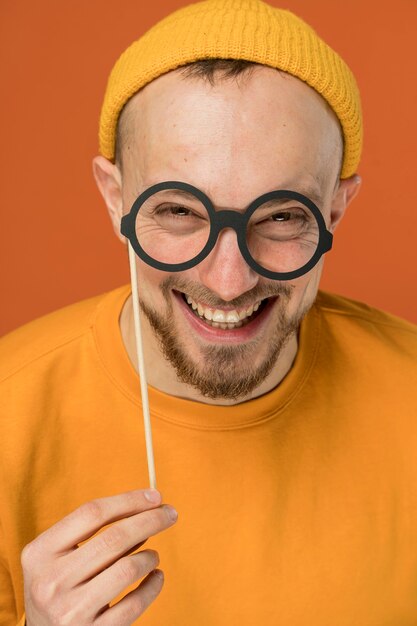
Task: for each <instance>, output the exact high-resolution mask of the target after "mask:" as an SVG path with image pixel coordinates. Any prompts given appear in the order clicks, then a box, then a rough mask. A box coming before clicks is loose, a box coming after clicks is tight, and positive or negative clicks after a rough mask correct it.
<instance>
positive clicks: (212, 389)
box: [139, 279, 311, 401]
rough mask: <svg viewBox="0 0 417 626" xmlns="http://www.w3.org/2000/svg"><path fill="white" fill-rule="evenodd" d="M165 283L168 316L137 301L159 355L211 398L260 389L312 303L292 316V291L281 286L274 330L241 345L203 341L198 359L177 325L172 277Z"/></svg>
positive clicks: (235, 396)
mask: <svg viewBox="0 0 417 626" xmlns="http://www.w3.org/2000/svg"><path fill="white" fill-rule="evenodd" d="M165 283H166V284H165V285H164V286H163V288H162V292H163V294H164V298H165V300H166V302H167V309H168V312H167V314H165V315H164V314H162V313H160V312H158V311H156V310H155V309H153V308H152V307H150V306H149V305H148V304H147V303H146V302H144V301H143V300H140V301H139V305H140V308H141V311H143V313H144V315H145V316H146V318H147V319H148V321H149V324H150V326H151V328H152V330H153V332H154V334H155V337H156V339H157V341H158V345H159V348H160V350H161V353H162V354H163V356H164V357H165V359H166V360H167V361H168V362H169V364H170V365H171V366H172V367H173V368H174V370H175V372H176V375H177V378H178V379H179V380H180V381H181V382H182V383H185V384H186V385H190V386H191V387H193V388H194V389H196V390H197V391H198V392H199V393H200V394H201V395H202V396H203V397H206V398H210V399H213V400H216V399H223V400H233V401H236V400H239V399H241V398H245V397H248V396H249V394H251V393H252V392H253V391H254V390H255V389H256V388H257V387H259V386H260V385H261V384H262V383H263V382H264V380H265V379H266V378H267V377H268V375H269V374H270V373H271V372H272V370H273V368H274V366H275V365H276V363H277V361H278V359H279V356H280V354H282V351H283V350H284V348H285V346H286V345H287V344H288V342H289V340H290V338H291V337H292V336H293V335H294V334H295V333H296V332H297V331H298V329H299V326H300V323H301V321H302V319H303V317H304V316H305V314H306V313H307V311H308V310H309V308H310V306H311V305H310V306H308V307H305V308H304V309H302V310H301V311H297V312H296V314H294V315H293V316H292V317H290V316H288V314H287V308H288V306H287V305H288V299H289V294H290V293H291V290H290V289H289V288H288V287H286V286H283V288H282V289H281V294H280V296H281V297H280V298H279V299H278V300H277V301H276V303H275V307H276V310H275V311H274V312H273V315H274V317H275V324H274V328H273V330H272V331H271V332H270V335H269V337H268V338H267V339H264V341H263V342H262V344H261V343H260V342H259V341H258V340H257V339H254V340H252V341H249V342H245V343H242V344H240V345H237V344H233V345H223V344H222V345H216V344H211V345H208V344H207V345H201V346H200V347H199V353H200V354H199V357H198V359H194V358H192V356H191V355H190V353H189V351H187V349H186V347H185V345H184V343H183V342H182V340H181V336H180V334H179V333H178V332H177V330H176V328H175V324H174V323H173V315H172V313H173V311H172V301H171V299H170V298H171V297H172V295H169V292H170V291H171V289H172V280H170V279H167V281H165ZM184 291H186V290H185V289H184ZM265 346H266V349H265ZM260 350H262V351H264V352H265V355H264V357H263V358H262V360H261V362H259V352H260ZM255 363H256V365H254V364H255Z"/></svg>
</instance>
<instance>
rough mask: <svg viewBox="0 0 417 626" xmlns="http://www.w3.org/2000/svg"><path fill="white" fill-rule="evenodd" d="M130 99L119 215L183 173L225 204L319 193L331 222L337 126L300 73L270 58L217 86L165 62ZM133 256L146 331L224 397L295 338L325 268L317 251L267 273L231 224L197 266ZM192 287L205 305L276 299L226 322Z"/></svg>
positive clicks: (208, 392)
mask: <svg viewBox="0 0 417 626" xmlns="http://www.w3.org/2000/svg"><path fill="white" fill-rule="evenodd" d="M127 106H128V107H129V111H128V115H129V117H130V120H131V121H130V138H129V139H128V141H127V144H126V145H125V146H124V149H123V187H122V195H123V213H124V214H126V213H128V212H129V211H130V208H131V206H132V204H133V202H134V200H135V199H136V198H137V196H138V195H139V194H140V193H141V192H142V191H143V190H144V189H146V188H147V187H149V186H151V185H154V184H156V183H158V182H161V181H168V180H177V181H183V182H186V183H189V184H191V185H194V186H195V187H198V188H199V189H201V190H202V191H204V192H205V193H206V194H207V195H208V196H209V198H210V199H211V200H212V202H213V204H214V206H215V207H216V208H217V207H218V208H219V210H220V209H226V208H228V209H244V208H245V207H246V206H247V205H248V204H249V203H250V202H251V201H252V200H254V199H255V198H256V197H258V196H260V195H262V194H264V193H266V192H269V191H272V190H276V189H291V190H294V191H298V192H301V193H304V194H305V195H306V196H308V197H310V198H312V199H314V198H315V196H314V195H313V196H312V194H314V193H315V194H316V195H317V196H319V197H320V201H318V200H316V202H317V203H318V206H319V208H320V209H321V211H322V212H323V215H324V219H325V222H326V226H327V228H328V229H329V230H333V228H334V225H335V221H337V220H336V218H334V216H333V217H332V214H331V204H332V198H333V196H334V193H335V184H336V182H338V172H339V165H340V158H341V139H340V131H339V127H338V123H337V121H336V118H335V116H334V114H333V113H332V112H331V111H330V109H329V108H328V107H327V105H326V104H325V102H324V100H322V99H321V97H320V96H319V95H318V94H316V93H315V92H314V91H313V90H312V89H311V88H310V87H308V86H307V85H306V84H305V83H303V82H302V81H300V80H298V79H296V78H294V77H292V76H290V75H288V74H285V75H283V74H281V73H279V72H277V71H276V70H273V69H270V68H265V67H261V68H256V69H255V71H254V72H253V73H252V74H249V75H244V76H242V77H239V79H238V81H236V80H235V79H232V80H230V79H229V80H227V81H225V80H220V81H217V82H216V84H215V86H211V85H210V84H208V83H206V82H205V81H202V80H201V79H196V78H193V79H190V78H184V77H183V76H182V75H181V74H180V73H179V72H170V73H168V74H165V75H163V76H161V77H160V78H158V79H156V80H155V81H153V82H152V83H150V84H149V85H147V86H146V87H145V88H144V89H143V90H141V91H140V92H139V93H138V94H136V96H135V97H134V98H132V100H131V101H130V102H129V104H128V105H127ZM132 122H133V123H132ZM338 219H340V216H339V218H338ZM136 264H137V273H138V281H139V285H140V288H139V292H140V298H139V300H140V305H141V309H142V311H143V313H144V314H145V316H146V318H147V320H148V321H149V324H150V325H149V327H148V326H147V327H146V329H145V333H146V332H147V333H151V334H153V340H154V341H155V340H156V341H157V342H158V346H159V349H160V350H161V351H162V354H163V355H164V357H165V358H166V359H167V360H168V362H169V363H170V364H171V365H172V367H173V368H174V369H175V371H176V374H177V376H178V378H179V379H180V380H181V381H182V382H185V383H186V384H189V385H191V386H193V387H194V388H195V389H197V390H198V391H199V392H200V393H201V394H202V395H204V396H206V397H208V398H213V399H214V398H224V399H228V400H230V399H237V398H239V397H245V396H247V395H248V394H250V393H251V392H252V391H253V390H254V389H256V388H257V387H258V386H259V385H260V384H261V383H262V381H263V380H264V379H265V378H266V376H268V374H269V373H270V372H271V370H272V368H273V367H274V365H275V364H276V363H277V360H278V359H279V357H280V354H282V352H283V350H284V348H285V346H286V345H287V344H288V342H289V341H290V340H292V341H294V339H295V338H296V331H297V329H298V327H299V324H300V321H301V319H302V318H303V316H304V315H305V313H306V312H307V311H308V310H309V308H310V307H311V305H312V304H313V301H314V299H315V296H316V293H317V289H318V284H319V279H320V275H321V271H322V259H321V261H320V262H319V263H318V264H317V265H316V266H315V267H314V268H313V269H312V270H311V271H310V272H308V273H307V274H305V275H304V276H301V277H299V278H297V279H294V280H290V281H275V280H268V279H266V278H264V277H262V276H260V275H258V274H257V273H256V272H255V271H254V270H252V269H251V268H250V267H249V266H248V265H247V264H246V262H245V260H244V259H243V257H242V256H241V253H240V251H239V248H238V245H237V240H236V234H235V232H233V231H231V230H224V231H223V232H222V233H221V234H220V236H219V239H218V241H217V244H216V246H215V248H214V249H213V250H212V252H211V253H210V254H209V256H208V257H207V258H205V259H204V260H203V261H202V262H201V263H200V264H199V265H197V266H195V267H193V268H192V269H189V270H186V271H182V272H172V273H167V272H162V271H159V270H156V269H154V268H152V267H150V266H148V265H147V264H146V263H144V262H143V261H142V260H140V259H139V258H136ZM187 296H188V297H190V298H192V300H193V301H194V302H195V303H197V304H200V307H203V309H204V310H205V311H207V309H209V310H211V311H212V312H214V311H215V310H216V309H218V310H224V311H230V310H233V309H235V310H237V312H238V313H240V314H242V313H243V312H244V310H245V309H248V308H249V307H250V306H252V305H255V304H257V303H259V301H261V300H263V299H265V298H269V300H268V301H267V302H266V303H263V304H262V305H261V306H260V308H259V309H258V311H256V312H255V313H254V314H252V315H251V316H249V317H248V318H247V319H246V320H244V323H243V324H242V326H240V327H238V328H233V329H229V328H225V329H224V328H222V327H218V328H214V327H213V326H212V324H210V322H208V321H207V322H206V321H204V320H203V319H202V318H201V317H200V316H198V315H197V314H196V313H195V312H193V310H192V306H190V305H189V304H187V302H186V301H185V299H186V297H187ZM200 312H201V308H200Z"/></svg>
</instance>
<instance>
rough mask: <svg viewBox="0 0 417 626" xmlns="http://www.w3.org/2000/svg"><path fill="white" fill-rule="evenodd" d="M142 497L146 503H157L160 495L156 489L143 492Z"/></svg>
mask: <svg viewBox="0 0 417 626" xmlns="http://www.w3.org/2000/svg"><path fill="white" fill-rule="evenodd" d="M143 495H144V496H145V498H146V500H147V501H148V502H159V500H160V499H161V494H160V493H159V491H158V490H157V489H146V490H145V491H144V492H143Z"/></svg>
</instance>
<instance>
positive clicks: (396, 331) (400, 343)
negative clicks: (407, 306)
mask: <svg viewBox="0 0 417 626" xmlns="http://www.w3.org/2000/svg"><path fill="white" fill-rule="evenodd" d="M314 306H315V307H316V308H317V309H318V310H319V312H320V314H321V318H322V322H323V325H324V326H325V329H326V331H327V332H328V333H330V334H332V333H334V334H335V336H336V335H338V339H340V338H341V337H342V338H343V339H345V341H347V342H351V345H352V348H353V346H355V345H356V346H359V345H362V346H366V347H367V348H369V347H370V346H372V347H373V348H375V349H376V350H378V349H383V350H384V351H387V350H389V351H391V352H392V353H395V352H397V353H399V354H401V356H402V357H407V356H409V357H410V358H411V359H412V360H414V361H415V360H416V359H417V325H415V324H413V323H412V322H409V321H407V320H405V319H403V318H401V317H398V316H396V315H393V314H392V313H388V312H387V311H383V310H381V309H378V308H376V307H373V306H370V305H368V304H366V303H365V302H361V301H359V300H354V299H352V298H347V297H345V296H341V295H339V294H335V293H331V292H328V291H323V290H319V291H318V293H317V297H316V300H315V303H314Z"/></svg>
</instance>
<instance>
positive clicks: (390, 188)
mask: <svg viewBox="0 0 417 626" xmlns="http://www.w3.org/2000/svg"><path fill="white" fill-rule="evenodd" d="M185 3H186V2H182V1H180V0H171V1H166V0H153V1H152V3H151V6H150V7H149V6H146V5H145V4H144V3H142V2H140V1H139V0H134V1H133V0H121V1H120V2H118V3H115V2H114V0H111V1H109V0H60V1H57V0H36V2H31V1H30V0H25V1H23V0H2V1H1V8H0V29H1V31H0V55H1V56H0V58H1V67H0V70H1V98H0V107H1V110H0V113H1V115H0V120H1V129H0V130H1V145H2V149H1V155H0V158H1V170H0V171H1V176H2V180H1V183H2V184H1V197H2V203H3V207H2V216H3V221H2V228H1V242H0V244H1V248H0V249H1V267H2V270H1V286H0V287H1V295H2V302H3V305H2V315H1V328H0V332H1V333H4V332H7V331H9V330H11V329H13V328H16V327H17V326H20V325H21V324H23V323H25V322H27V321H29V320H31V319H34V318H35V317H38V316H40V315H43V314H45V313H47V312H49V311H52V310H54V309H57V308H60V307H62V306H65V305H67V304H70V303H72V302H75V301H77V300H80V299H82V298H87V297H90V296H93V295H96V294H99V293H102V292H103V291H106V290H109V289H113V288H114V287H116V286H118V285H121V284H123V283H128V282H129V268H128V262H127V256H126V253H125V250H124V247H123V245H122V244H121V243H120V242H119V240H118V239H117V238H116V236H115V235H114V233H113V229H112V226H111V223H110V219H109V217H108V214H107V210H106V207H105V205H104V202H103V200H102V198H101V196H100V195H99V192H98V190H97V188H96V186H95V182H94V179H93V176H92V169H91V160H92V158H93V156H95V155H96V154H97V150H98V140H97V133H98V118H99V113H100V108H101V103H102V98H103V95H104V90H105V86H106V81H107V77H108V74H109V72H110V70H111V68H112V66H113V64H114V62H115V61H116V59H117V58H118V56H119V55H120V54H121V52H122V51H123V50H124V49H125V48H126V47H127V46H128V45H129V44H130V43H131V42H132V41H133V40H134V39H136V38H138V37H139V36H140V35H141V34H142V33H144V32H145V30H147V29H148V28H149V27H150V26H151V25H152V24H154V23H155V21H157V20H158V19H160V18H162V17H164V16H165V15H167V14H168V13H169V12H170V11H172V10H174V9H176V8H179V7H180V6H183V5H184V4H185ZM270 4H273V5H276V6H281V7H283V8H288V9H290V10H293V11H294V12H295V13H297V14H298V15H299V16H300V17H302V18H303V19H304V20H306V21H307V22H308V23H310V24H311V25H312V26H313V28H315V30H316V31H317V32H318V34H319V35H320V36H321V37H322V38H323V39H324V40H325V41H326V42H327V43H328V44H329V45H330V46H332V47H333V48H334V49H335V50H336V51H337V52H338V53H339V54H340V55H341V56H342V58H344V60H345V61H346V62H347V63H348V65H349V66H350V68H351V69H352V70H353V72H354V74H355V76H356V78H357V81H358V84H359V88H360V90H361V94H362V103H363V114H364V125H365V139H364V152H363V157H362V162H361V164H360V167H359V169H358V172H359V173H360V174H361V176H362V177H363V185H362V189H361V191H360V194H359V196H358V197H357V198H356V199H355V200H354V202H353V204H352V205H351V206H350V207H349V209H348V212H347V214H346V215H345V217H344V219H343V221H342V223H341V224H340V225H339V227H338V229H337V231H336V233H335V239H334V245H333V250H332V251H331V252H330V253H328V254H327V255H326V262H325V265H324V268H325V269H324V272H323V277H322V280H321V283H320V287H321V288H322V289H327V290H330V291H334V292H336V293H340V294H343V295H346V296H349V297H352V298H355V299H358V300H362V301H365V302H367V303H368V304H371V305H373V306H376V307H379V308H382V309H384V310H386V311H389V312H391V313H394V314H396V315H399V316H401V317H404V318H406V319H408V320H411V321H413V322H414V323H417V306H416V303H417V285H416V266H417V238H416V234H417V202H416V187H415V179H416V164H415V159H414V154H415V147H416V139H417V132H416V129H417V122H416V113H415V108H416V102H417V81H416V78H415V62H416V58H417V55H416V47H417V45H416V39H417V37H416V26H417V19H416V17H417V3H416V2H415V0H396V2H395V3H392V2H391V0H383V1H382V2H381V1H379V2H370V1H368V2H366V0H346V1H345V2H336V1H335V0H314V2H313V1H312V0H286V2H285V3H282V4H280V3H279V2H278V0H270Z"/></svg>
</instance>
